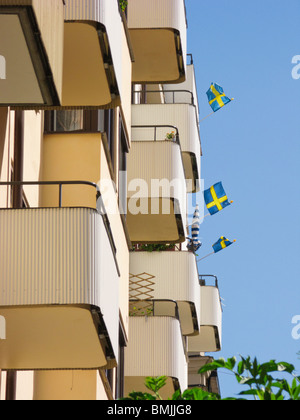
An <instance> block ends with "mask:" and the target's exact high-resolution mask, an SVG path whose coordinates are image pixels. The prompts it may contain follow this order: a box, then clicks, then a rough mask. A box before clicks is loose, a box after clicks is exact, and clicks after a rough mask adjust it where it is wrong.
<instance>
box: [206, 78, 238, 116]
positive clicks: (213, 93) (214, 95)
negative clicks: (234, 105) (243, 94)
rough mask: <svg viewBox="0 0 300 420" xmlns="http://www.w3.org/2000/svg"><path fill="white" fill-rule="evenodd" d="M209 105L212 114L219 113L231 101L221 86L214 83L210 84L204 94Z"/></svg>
mask: <svg viewBox="0 0 300 420" xmlns="http://www.w3.org/2000/svg"><path fill="white" fill-rule="evenodd" d="M206 95H207V98H208V102H209V105H210V106H211V108H212V110H213V111H214V112H217V111H219V109H221V108H222V107H223V106H225V105H227V104H228V103H229V102H231V101H233V98H232V99H229V98H228V97H227V96H226V95H225V93H224V90H223V88H222V87H221V86H219V85H217V84H216V83H212V84H211V86H210V88H209V90H208V91H207V92H206Z"/></svg>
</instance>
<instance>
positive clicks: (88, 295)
mask: <svg viewBox="0 0 300 420" xmlns="http://www.w3.org/2000/svg"><path fill="white" fill-rule="evenodd" d="M15 184H18V185H19V186H20V185H21V184H22V185H27V186H29V185H34V186H36V185H37V184H38V185H40V186H42V187H44V188H46V186H50V187H51V188H54V186H56V188H57V189H58V194H57V203H58V204H57V207H52V208H28V209H19V210H16V209H1V210H0V267H1V269H0V289H1V296H0V317H3V318H4V319H5V321H6V339H5V340H0V369H3V370H36V369H42V370H49V369H97V368H100V367H103V366H110V367H113V366H115V365H116V360H117V357H118V326H119V301H118V300H119V296H118V290H119V289H118V282H119V271H118V266H117V263H116V259H115V252H116V248H115V244H114V242H113V238H112V234H111V231H110V226H109V223H108V221H107V218H106V216H105V212H104V209H103V205H102V200H101V195H100V191H99V190H98V188H97V186H96V185H95V184H92V183H89V182H52V183H51V182H40V183H30V182H26V183H13V184H12V185H15ZM1 185H3V186H4V185H7V183H1V184H0V186H1ZM76 185H77V186H80V187H81V188H82V187H83V186H86V188H89V189H92V190H94V203H95V207H94V208H91V207H86V208H85V207H82V206H81V207H72V208H68V207H62V203H63V191H64V188H67V187H68V186H72V187H73V188H74V187H76Z"/></svg>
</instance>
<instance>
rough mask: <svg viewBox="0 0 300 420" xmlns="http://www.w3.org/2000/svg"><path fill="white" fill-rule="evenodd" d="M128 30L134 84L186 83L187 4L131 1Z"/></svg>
mask: <svg viewBox="0 0 300 420" xmlns="http://www.w3.org/2000/svg"><path fill="white" fill-rule="evenodd" d="M128 3H129V4H128V28H129V32H130V38H131V41H132V45H133V51H134V56H135V62H134V63H133V82H134V83H181V82H182V81H184V79H185V61H186V60H185V57H186V32H187V24H186V13H185V3H184V0H130V1H129V2H128Z"/></svg>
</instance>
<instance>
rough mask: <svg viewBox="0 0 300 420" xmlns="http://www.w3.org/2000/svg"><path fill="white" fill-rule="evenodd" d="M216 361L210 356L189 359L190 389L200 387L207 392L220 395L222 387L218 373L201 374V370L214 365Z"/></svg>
mask: <svg viewBox="0 0 300 420" xmlns="http://www.w3.org/2000/svg"><path fill="white" fill-rule="evenodd" d="M213 361H214V359H213V358H212V357H209V356H194V357H190V358H189V388H194V387H199V388H202V389H203V390H204V391H206V392H212V393H214V394H219V395H220V386H219V379H218V374H217V371H213V372H210V371H208V372H205V373H203V374H199V373H198V372H199V370H200V369H201V368H202V367H203V366H205V365H207V364H208V363H212V362H213Z"/></svg>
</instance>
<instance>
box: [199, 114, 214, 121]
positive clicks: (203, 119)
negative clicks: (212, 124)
mask: <svg viewBox="0 0 300 420" xmlns="http://www.w3.org/2000/svg"><path fill="white" fill-rule="evenodd" d="M214 113H215V112H214V111H213V112H212V113H211V114H208V115H206V117H205V118H203V119H202V120H200V121H199V123H201V122H202V121H204V120H206V118H208V117H210V116H211V115H212V114H214Z"/></svg>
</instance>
